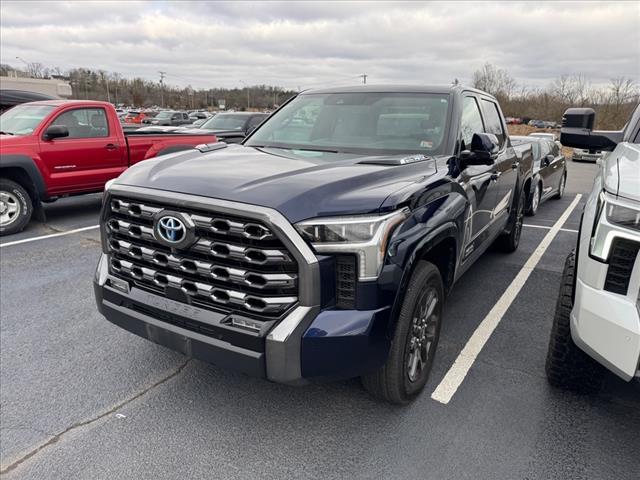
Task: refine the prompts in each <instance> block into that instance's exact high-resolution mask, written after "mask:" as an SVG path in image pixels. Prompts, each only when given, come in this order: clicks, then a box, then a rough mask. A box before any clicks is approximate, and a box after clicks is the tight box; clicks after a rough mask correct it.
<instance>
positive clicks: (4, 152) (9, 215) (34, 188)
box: [0, 100, 217, 236]
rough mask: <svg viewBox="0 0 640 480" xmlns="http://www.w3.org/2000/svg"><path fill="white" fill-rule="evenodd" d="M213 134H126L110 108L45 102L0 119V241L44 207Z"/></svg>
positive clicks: (97, 187) (96, 189) (91, 189)
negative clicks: (130, 167) (1, 237)
mask: <svg viewBox="0 0 640 480" xmlns="http://www.w3.org/2000/svg"><path fill="white" fill-rule="evenodd" d="M216 141H217V140H216V137H215V135H212V134H211V133H208V132H206V131H203V132H202V133H198V132H197V131H195V132H194V131H193V130H190V131H188V133H181V132H170V133H156V132H136V131H132V132H127V133H125V132H124V131H123V130H122V126H121V125H120V121H119V120H118V116H117V114H116V111H115V108H114V107H113V105H111V104H110V103H106V102H94V101H77V100H50V101H39V102H30V103H24V104H22V105H18V106H16V107H13V108H12V109H10V110H7V111H6V112H4V113H3V114H2V115H0V236H2V235H8V234H11V233H16V232H19V231H21V230H22V229H23V228H24V227H25V226H26V225H27V223H28V222H29V220H30V218H31V216H32V214H33V213H34V212H35V213H36V214H37V215H38V216H39V217H40V218H44V211H43V209H42V204H41V202H50V201H53V200H55V199H56V198H58V197H61V196H67V195H77V194H83V193H91V192H100V191H102V190H103V189H104V185H105V183H106V182H107V181H109V180H111V179H112V178H116V177H117V176H118V175H120V174H121V173H122V172H123V171H124V170H126V169H127V168H128V167H129V166H130V165H133V164H134V163H137V162H140V161H142V160H147V159H149V158H152V157H156V156H158V155H163V154H166V153H172V152H177V151H180V150H186V149H189V148H193V147H194V146H196V145H199V144H203V143H212V142H216Z"/></svg>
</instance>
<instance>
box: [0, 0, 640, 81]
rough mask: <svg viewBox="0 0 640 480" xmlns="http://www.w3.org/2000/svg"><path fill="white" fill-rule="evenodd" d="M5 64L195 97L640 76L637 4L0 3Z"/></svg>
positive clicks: (639, 10)
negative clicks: (123, 80)
mask: <svg viewBox="0 0 640 480" xmlns="http://www.w3.org/2000/svg"><path fill="white" fill-rule="evenodd" d="M0 41H1V45H0V46H1V48H0V61H1V62H2V63H9V64H12V65H14V66H21V65H22V66H23V67H24V64H22V62H21V61H20V60H16V56H19V57H21V58H23V59H24V60H26V61H27V62H40V63H42V64H44V65H45V66H48V67H54V66H59V67H61V68H62V69H63V70H66V69H69V68H75V67H86V68H92V69H103V70H107V71H112V72H118V73H121V74H123V75H125V76H127V77H131V76H140V77H143V78H147V79H154V80H157V79H158V71H159V70H163V71H166V72H167V79H166V81H167V83H171V84H174V85H182V86H186V85H187V84H191V85H192V86H193V87H196V88H207V87H216V86H224V87H231V86H242V82H245V83H247V84H250V85H255V84H262V83H265V84H271V85H279V86H281V87H285V88H298V87H302V88H305V87H313V86H321V85H335V84H343V83H356V82H359V81H361V79H359V78H358V77H357V76H358V75H359V74H362V73H366V74H368V75H369V78H368V80H369V82H371V83H384V82H395V83H450V82H451V81H452V80H453V79H454V78H459V79H460V80H461V81H469V80H470V78H471V75H472V73H473V71H474V70H476V69H478V68H480V67H481V66H482V64H483V63H484V62H487V61H488V62H491V63H493V64H494V65H496V66H498V67H501V68H506V69H507V70H508V71H509V72H510V73H511V75H512V76H514V77H515V78H516V80H517V81H518V82H519V83H521V84H522V83H524V84H527V85H529V86H544V85H546V84H548V83H549V82H551V81H552V79H553V78H555V77H557V76H559V75H561V74H580V73H582V74H585V75H586V76H587V77H589V78H590V79H591V80H592V82H594V83H605V82H606V81H607V80H608V79H609V78H611V77H615V76H627V77H633V78H636V79H638V78H640V2H634V1H627V2H619V3H616V2H589V3H587V2H576V1H572V2H567V3H558V2H549V3H545V2H542V1H535V2H534V1H531V2H526V3H507V2H491V3H481V2H473V3H462V2H437V3H420V2H410V3H398V2H396V3H383V2H373V3H367V2H310V1H306V2H300V3H289V2H258V3H242V2H233V3H231V2H229V3H225V2H187V1H181V2H166V1H149V2H135V1H127V2H124V1H121V2H96V1H86V2H82V1H74V2H26V1H20V2H11V1H7V0H2V2H1V3H0Z"/></svg>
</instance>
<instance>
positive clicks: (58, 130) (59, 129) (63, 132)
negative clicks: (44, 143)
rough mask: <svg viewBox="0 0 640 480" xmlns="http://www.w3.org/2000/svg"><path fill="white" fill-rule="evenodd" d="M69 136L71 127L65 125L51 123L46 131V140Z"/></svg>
mask: <svg viewBox="0 0 640 480" xmlns="http://www.w3.org/2000/svg"><path fill="white" fill-rule="evenodd" d="M68 136H69V129H68V128H67V127H66V126H64V125H51V126H49V128H47V130H46V131H45V132H44V138H45V140H53V139H54V138H62V137H68Z"/></svg>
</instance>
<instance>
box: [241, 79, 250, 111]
mask: <svg viewBox="0 0 640 480" xmlns="http://www.w3.org/2000/svg"><path fill="white" fill-rule="evenodd" d="M240 83H242V84H243V85H244V86H245V88H246V89H247V111H248V110H249V106H250V102H249V100H250V97H249V93H250V90H249V84H248V83H247V82H245V81H243V80H240Z"/></svg>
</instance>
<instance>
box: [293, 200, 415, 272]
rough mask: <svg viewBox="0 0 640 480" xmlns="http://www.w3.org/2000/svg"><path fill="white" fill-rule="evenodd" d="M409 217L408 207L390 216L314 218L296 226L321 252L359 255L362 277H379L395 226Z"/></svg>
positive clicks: (359, 270)
mask: <svg viewBox="0 0 640 480" xmlns="http://www.w3.org/2000/svg"><path fill="white" fill-rule="evenodd" d="M408 216H409V209H407V208H404V209H402V210H397V211H395V212H392V213H389V214H387V215H366V216H364V215H363V216H361V215H358V216H349V217H326V218H314V219H312V220H305V221H303V222H300V223H297V224H296V225H295V227H296V229H297V230H298V231H299V232H300V234H301V235H302V236H303V237H304V238H305V239H306V240H308V241H309V243H311V245H313V248H314V249H315V250H316V251H317V252H320V253H353V254H355V255H357V257H358V277H359V279H360V280H375V279H376V278H377V277H378V275H380V270H381V269H382V264H383V262H384V255H385V252H386V249H387V243H388V241H389V237H390V236H391V233H393V229H394V228H395V227H396V226H397V225H398V224H399V223H401V222H402V221H403V220H405V219H406V218H407V217H408Z"/></svg>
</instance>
